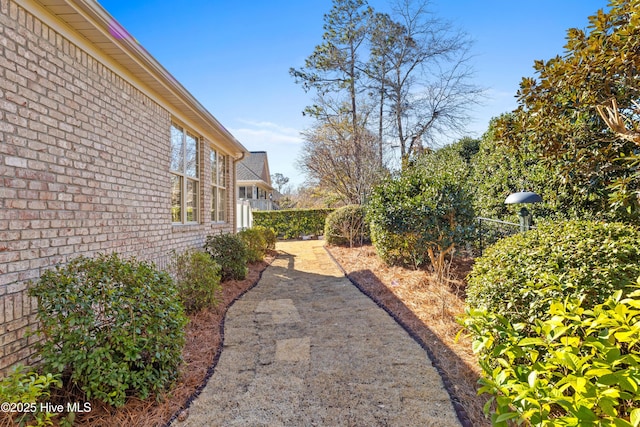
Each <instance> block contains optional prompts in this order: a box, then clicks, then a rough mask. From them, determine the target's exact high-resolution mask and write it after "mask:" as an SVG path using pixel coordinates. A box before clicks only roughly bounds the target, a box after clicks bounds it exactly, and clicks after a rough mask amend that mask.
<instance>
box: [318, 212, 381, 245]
mask: <svg viewBox="0 0 640 427" xmlns="http://www.w3.org/2000/svg"><path fill="white" fill-rule="evenodd" d="M324 239H325V240H326V241H327V243H329V244H330V245H349V246H350V247H352V246H353V245H354V244H356V243H358V244H363V243H364V242H366V241H368V240H369V239H370V238H369V225H368V223H367V221H366V220H365V209H364V207H363V206H360V205H348V206H343V207H341V208H339V209H336V210H335V211H333V212H331V213H330V214H329V215H328V216H327V219H326V222H325V226H324Z"/></svg>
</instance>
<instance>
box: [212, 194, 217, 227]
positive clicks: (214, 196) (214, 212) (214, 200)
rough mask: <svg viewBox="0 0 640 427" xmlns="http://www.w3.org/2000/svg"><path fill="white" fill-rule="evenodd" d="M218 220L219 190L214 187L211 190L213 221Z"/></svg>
mask: <svg viewBox="0 0 640 427" xmlns="http://www.w3.org/2000/svg"><path fill="white" fill-rule="evenodd" d="M217 220H218V189H217V188H215V187H213V189H212V190H211V221H212V222H216V221H217Z"/></svg>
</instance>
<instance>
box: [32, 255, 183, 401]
mask: <svg viewBox="0 0 640 427" xmlns="http://www.w3.org/2000/svg"><path fill="white" fill-rule="evenodd" d="M29 294H30V295H31V296H32V297H36V298H37V299H38V311H37V315H38V319H39V321H40V325H41V328H40V333H41V334H42V336H43V337H44V339H43V340H42V341H41V342H39V343H38V344H37V348H38V349H39V351H40V355H41V356H42V358H43V361H44V367H45V369H46V370H47V371H48V372H53V373H60V374H62V375H63V377H62V378H63V380H64V381H67V380H68V381H70V382H71V384H73V385H77V386H78V387H79V388H80V389H82V390H83V391H84V393H85V394H86V397H87V399H93V398H96V399H99V400H102V401H103V402H105V403H108V404H111V405H115V406H121V405H123V404H124V403H125V399H126V397H127V396H128V395H135V396H138V397H140V398H142V399H144V398H146V397H148V396H149V395H150V394H151V393H158V392H160V391H161V390H164V389H165V388H166V387H168V386H169V385H170V384H171V382H173V381H174V380H175V379H176V377H177V374H178V367H179V365H180V363H181V360H182V359H181V353H182V347H183V346H184V341H185V340H184V327H185V325H186V323H187V319H186V317H185V316H184V313H183V307H182V305H181V304H180V301H179V299H178V295H177V292H176V288H175V286H174V283H173V280H172V279H171V277H170V276H169V275H168V274H167V273H164V272H161V271H158V270H157V269H156V268H155V267H154V266H153V265H152V264H150V263H146V262H140V261H136V260H135V259H134V258H131V259H128V260H125V259H121V258H120V257H119V256H118V255H117V254H115V253H114V254H111V255H104V254H103V255H99V256H98V257H96V258H94V259H91V258H86V257H78V258H76V259H74V260H72V261H70V262H69V263H68V264H67V265H65V266H58V267H56V268H55V269H54V270H48V271H46V272H44V273H43V274H42V276H41V277H40V279H39V280H38V282H37V283H35V284H34V285H33V286H32V287H31V288H30V290H29Z"/></svg>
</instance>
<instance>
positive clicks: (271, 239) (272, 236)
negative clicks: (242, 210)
mask: <svg viewBox="0 0 640 427" xmlns="http://www.w3.org/2000/svg"><path fill="white" fill-rule="evenodd" d="M253 229H254V230H256V231H258V232H259V233H260V234H261V235H262V238H263V239H264V242H265V244H266V250H267V251H273V250H275V249H276V241H277V240H278V237H277V236H276V232H275V231H273V229H271V228H267V227H263V226H260V225H255V226H253Z"/></svg>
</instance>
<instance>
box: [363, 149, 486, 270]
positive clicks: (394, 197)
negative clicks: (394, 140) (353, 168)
mask: <svg viewBox="0 0 640 427" xmlns="http://www.w3.org/2000/svg"><path fill="white" fill-rule="evenodd" d="M467 174H468V167H467V165H466V164H465V162H464V161H463V160H462V159H461V158H460V157H459V156H458V155H456V153H455V152H453V151H443V152H441V153H440V152H436V153H435V154H431V155H428V156H426V157H425V158H423V159H422V160H421V161H420V163H419V165H418V166H416V167H412V168H409V169H407V170H404V171H403V172H402V174H401V175H400V176H399V177H398V178H394V179H388V180H386V181H385V182H384V183H383V184H382V185H380V186H378V187H376V188H375V190H374V192H373V195H372V196H371V200H370V201H369V206H368V210H367V218H368V220H369V221H370V224H371V239H372V241H373V243H374V245H375V247H376V251H377V252H378V254H379V255H380V257H381V258H382V259H383V260H384V261H385V262H386V263H388V264H401V265H411V266H414V267H419V266H421V265H424V264H426V263H427V262H431V264H432V265H433V267H434V268H436V269H437V268H439V265H440V264H441V263H442V261H443V257H444V256H445V255H447V254H449V253H451V251H452V250H453V248H454V247H455V245H457V244H460V243H462V242H464V241H465V240H467V239H468V238H469V234H470V231H471V229H472V226H473V219H474V215H473V209H472V207H471V196H470V194H469V191H468V190H467V189H466V188H465V184H464V181H465V179H464V177H465V176H467Z"/></svg>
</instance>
